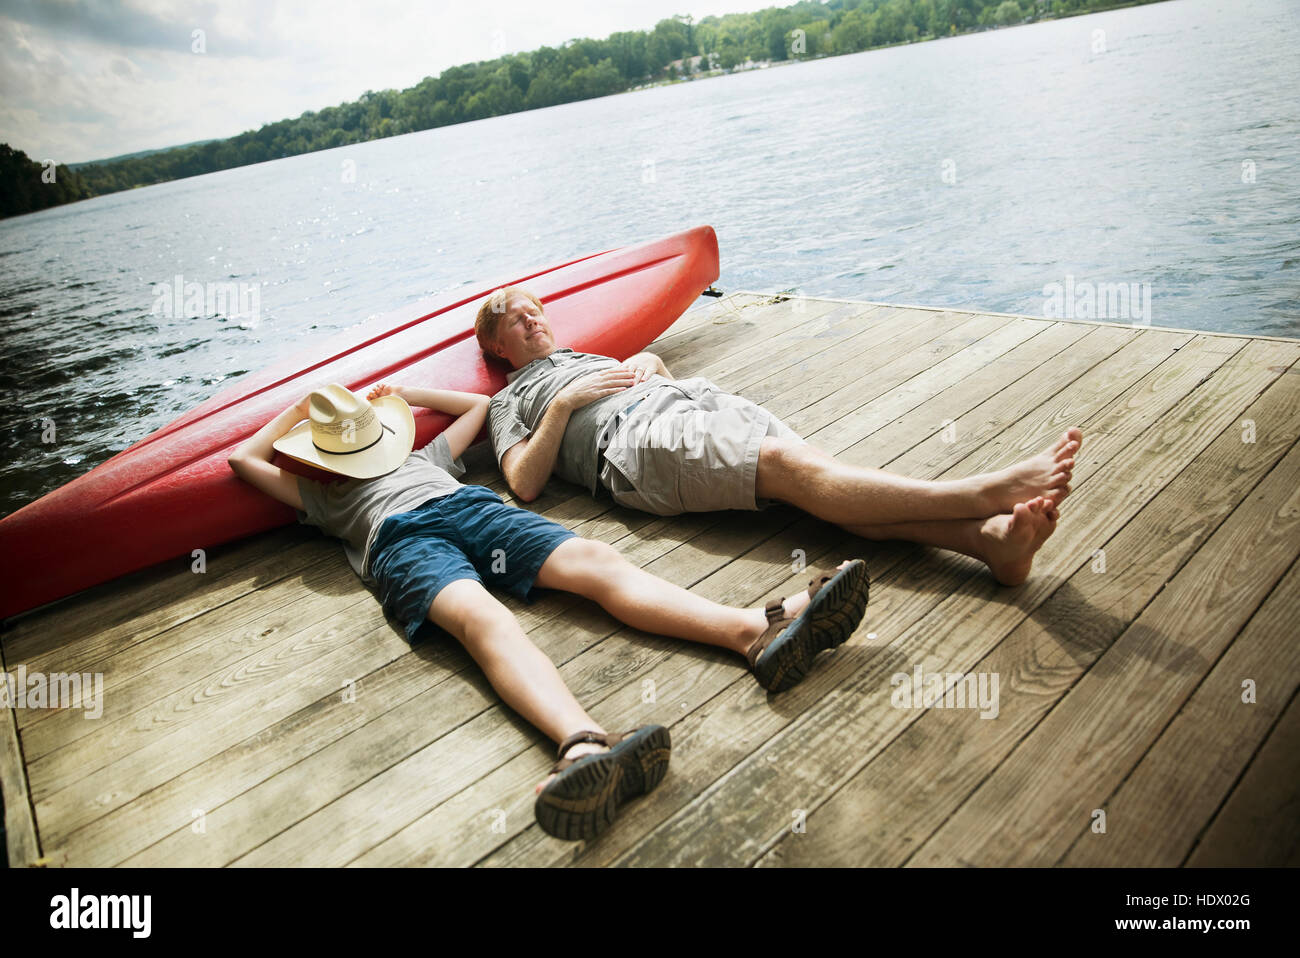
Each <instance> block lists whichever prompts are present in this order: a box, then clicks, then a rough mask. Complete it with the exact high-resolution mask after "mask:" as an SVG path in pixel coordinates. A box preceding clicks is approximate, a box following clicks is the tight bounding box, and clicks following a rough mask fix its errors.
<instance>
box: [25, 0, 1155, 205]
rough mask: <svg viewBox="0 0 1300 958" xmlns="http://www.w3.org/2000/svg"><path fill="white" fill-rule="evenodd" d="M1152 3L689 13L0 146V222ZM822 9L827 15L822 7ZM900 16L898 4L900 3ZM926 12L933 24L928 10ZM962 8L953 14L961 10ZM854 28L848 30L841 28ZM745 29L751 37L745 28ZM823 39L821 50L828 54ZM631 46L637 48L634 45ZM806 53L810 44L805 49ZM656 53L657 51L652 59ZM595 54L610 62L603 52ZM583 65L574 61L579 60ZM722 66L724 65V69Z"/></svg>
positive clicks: (984, 0) (1125, 0) (990, 0)
mask: <svg viewBox="0 0 1300 958" xmlns="http://www.w3.org/2000/svg"><path fill="white" fill-rule="evenodd" d="M972 2H974V3H976V4H980V9H979V11H978V16H979V17H981V18H983V17H988V16H989V15H990V14H992V13H997V12H999V11H1002V10H1003V9H1004V8H1006V7H1007V5H1008V4H1010V5H1011V7H1012V8H1016V7H1017V6H1018V0H1002V2H1001V3H1000V4H999V3H995V2H994V0H972ZM1025 2H1032V0H1025ZM1056 2H1087V0H1056ZM1159 2H1165V0H1121V2H1117V3H1103V4H1102V5H1099V6H1095V7H1090V8H1088V9H1078V10H1061V11H1056V12H1048V13H1046V14H1044V15H1041V16H1035V17H1034V18H1033V19H1027V20H1021V21H1018V22H1014V23H997V24H993V23H987V22H986V23H984V24H978V23H977V24H972V25H970V26H967V27H965V28H962V29H958V28H957V27H956V25H955V24H950V32H949V33H947V34H926V35H915V36H912V37H909V38H904V39H897V40H892V41H890V40H886V41H884V42H875V40H874V38H875V36H876V32H875V31H877V29H892V30H893V31H894V32H895V33H897V32H898V31H899V30H902V31H903V32H904V33H907V32H909V31H911V32H913V33H915V32H916V31H917V27H916V26H915V24H914V23H912V22H901V23H902V25H901V26H900V21H898V20H897V18H895V19H894V20H891V21H890V22H889V25H888V27H879V21H878V18H879V17H880V14H881V11H882V10H886V9H888V10H889V11H890V14H891V16H893V15H894V14H895V11H894V8H893V4H894V3H899V0H891V2H890V3H882V2H881V0H862V2H861V3H860V4H859V5H858V6H855V7H852V8H848V9H844V8H841V9H840V10H839V11H834V12H832V13H833V16H832V18H831V20H827V19H820V20H816V21H806V22H804V23H802V24H795V14H793V13H792V12H791V11H793V10H795V9H796V7H787V8H775V7H773V8H768V9H766V10H763V11H759V12H758V13H754V14H727V15H726V16H723V17H706V18H705V19H704V20H701V21H700V23H698V24H695V23H694V22H693V21H692V20H691V18H689V17H685V18H677V17H674V18H671V19H668V20H662V21H660V22H659V24H657V25H656V26H655V28H654V30H652V31H640V32H633V31H629V32H624V33H615V34H611V35H610V37H608V38H607V39H606V40H604V41H597V40H589V39H582V40H573V41H569V42H567V43H566V44H565V45H563V46H561V47H559V48H550V47H541V48H539V49H538V50H534V51H530V52H528V53H519V54H510V55H506V56H502V57H498V58H497V59H496V60H491V61H480V62H478V63H474V64H464V65H460V66H454V67H449V68H447V69H446V70H444V71H442V73H440V74H439V75H438V77H426V78H425V79H424V80H423V81H421V82H420V83H418V84H416V85H415V86H413V87H409V88H407V89H406V90H402V91H393V90H385V91H381V92H380V93H374V92H372V91H367V92H366V93H363V94H362V95H361V97H360V98H359V99H357V100H355V101H349V102H347V103H343V104H340V105H338V106H334V107H325V108H324V109H322V110H320V111H307V112H306V113H304V114H302V115H301V116H300V117H297V118H296V119H284V120H278V121H275V122H273V123H269V124H264V125H263V126H262V127H260V128H259V129H258V130H256V131H249V132H246V133H242V134H239V135H237V136H233V137H226V138H224V139H212V140H202V141H197V142H194V143H190V144H185V145H181V146H175V147H161V148H157V149H152V150H140V151H136V152H134V153H128V154H122V155H120V156H116V157H112V158H109V159H105V160H91V161H85V162H78V163H72V164H61V165H59V166H57V167H55V168H54V169H53V170H51V168H50V161H46V163H43V164H42V163H37V162H36V161H34V160H32V159H30V158H28V157H27V155H26V154H25V153H23V152H21V151H18V150H13V149H10V148H8V147H7V146H4V147H2V148H0V180H3V181H4V182H8V183H11V184H14V188H13V190H12V191H11V192H7V193H6V194H5V196H4V203H3V206H0V218H4V217H9V216H15V215H23V214H25V213H30V212H39V211H40V210H42V209H48V208H50V207H52V206H61V205H65V204H67V203H74V202H77V201H79V200H83V199H90V198H92V197H95V196H104V195H108V194H110V193H118V192H124V191H126V190H130V189H137V188H140V187H143V186H154V185H157V184H159V183H167V182H172V181H174V180H180V179H188V178H190V177H194V176H202V175H204V174H206V173H215V172H219V171H221V170H227V169H235V168H237V167H241V166H253V165H256V164H258V163H264V162H268V161H270V160H278V159H285V158H287V157H290V156H300V155H302V154H305V153H317V152H321V151H323V150H328V149H335V148H337V147H340V146H351V145H356V144H358V143H367V142H371V141H373V140H379V139H387V138H389V137H392V136H403V135H405V134H407V133H417V132H423V131H425V130H429V129H435V128H438V127H442V126H456V125H459V124H461V123H467V122H472V121H474V120H480V119H487V118H489V117H492V116H504V115H507V114H512V113H523V112H529V111H531V110H535V109H542V108H545V107H548V106H559V105H561V104H563V103H573V102H577V101H579V100H592V99H600V98H602V97H605V96H611V95H614V94H617V93H633V92H637V91H639V90H648V89H653V88H656V87H663V86H672V85H676V84H680V83H693V82H695V81H697V80H708V79H713V78H715V77H720V76H729V75H732V74H736V73H748V72H752V71H754V70H766V69H770V68H772V67H776V66H789V65H792V64H795V63H802V62H806V61H810V60H824V59H830V58H833V57H839V56H849V55H852V54H855V53H867V52H871V51H875V50H884V49H889V48H893V47H900V46H911V45H913V44H917V43H928V42H931V41H934V40H946V39H953V38H955V37H960V36H970V35H971V34H976V33H985V32H988V31H990V30H1001V29H1006V28H1009V27H1017V26H1029V25H1031V24H1035V23H1042V22H1045V21H1049V20H1064V19H1070V18H1073V17H1077V16H1084V15H1087V14H1093V13H1103V12H1107V11H1110V10H1120V9H1127V8H1131V7H1137V6H1147V5H1150V4H1152V3H1159ZM797 6H802V5H797ZM868 6H870V7H871V9H870V12H868V13H863V11H864V10H866V9H867V7H868ZM821 9H822V10H824V11H828V12H829V8H826V7H822V8H821ZM898 9H899V10H901V9H903V6H902V4H900V6H899V7H898ZM930 9H931V19H932V20H933V16H934V11H933V6H931V8H930ZM1020 9H1021V10H1023V8H1020ZM967 12H968V11H958V12H957V13H959V14H962V15H965V14H966V13H967ZM950 14H951V11H950ZM951 15H954V16H955V15H957V14H951ZM764 18H766V20H767V21H768V23H769V26H768V28H767V34H766V38H764V37H763V36H761V34H762V30H761V29H760V30H759V31H758V34H760V35H758V36H747V37H746V38H745V42H746V43H747V44H748V45H747V46H746V47H745V48H744V56H745V59H743V60H741V59H739V56H740V55H741V54H740V53H738V52H737V50H738V44H737V43H735V42H733V41H734V38H733V37H732V35H731V34H729V33H728V32H727V31H728V29H730V28H731V27H730V26H729V25H735V24H739V23H742V22H745V23H746V24H747V29H748V21H753V20H756V19H757V20H759V21H762V20H763V19H764ZM832 20H833V21H834V23H832ZM787 25H788V26H789V28H788V29H786V26H787ZM850 26H851V27H852V28H853V29H847V28H849V27H850ZM805 27H807V28H811V31H812V32H810V31H809V30H805V29H804V28H805ZM736 29H739V27H736ZM868 30H870V31H871V36H872V38H873V39H872V40H871V41H868V42H869V45H867V46H864V47H862V48H860V49H839V47H840V46H843V45H845V44H849V45H852V44H855V43H856V42H858V41H860V40H861V38H862V37H863V36H864V35H865V31H868ZM818 31H820V32H818ZM855 31H856V32H855ZM750 33H751V34H752V33H754V31H753V30H750ZM702 35H703V38H702ZM796 35H797V36H798V40H799V43H800V44H806V46H800V47H799V48H798V49H794V47H795V42H794V40H793V38H794V37H795V36H796ZM718 37H722V40H721V47H720V49H721V51H722V52H721V53H720V52H719V50H717V49H711V50H708V51H707V52H695V53H690V52H688V51H690V50H699V49H700V47H701V45H703V44H705V43H709V44H717V43H718V42H719V41H718ZM656 44H657V45H658V46H656ZM828 44H829V49H827V48H826V47H827V45H828ZM764 45H766V51H767V52H777V53H780V52H784V53H785V56H784V57H782V58H775V57H770V58H767V59H754V57H753V56H752V53H753V52H754V51H755V50H757V49H758V48H759V47H761V46H764ZM638 46H639V47H640V52H639V53H638V52H637V50H636V48H637V47H638ZM778 47H779V49H778ZM808 47H812V48H814V49H812V50H810V51H809V52H807V53H806V54H805V52H804V51H805V49H807V48H808ZM818 48H821V49H818ZM663 50H671V51H672V52H675V53H678V54H682V56H676V57H673V59H671V60H664V59H663V56H664V54H663V52H662V51H663ZM575 51H577V55H576V56H575V55H574V52H575ZM654 51H659V52H658V53H657V54H655V53H654ZM601 54H609V55H607V56H603V57H601ZM616 55H617V56H619V57H620V62H619V64H615V63H614V56H616ZM652 55H657V56H658V57H659V59H657V60H653V59H649V58H650V57H651V56H652ZM669 55H671V54H669ZM595 58H599V59H595ZM701 59H704V60H707V61H709V62H716V63H718V64H719V65H717V66H713V67H711V68H709V69H706V70H691V71H690V72H687V73H684V74H683V73H681V72H680V66H679V65H680V64H684V63H687V62H688V61H692V60H701ZM579 61H581V65H577V64H579ZM727 61H731V62H730V63H729V64H728V63H727ZM649 63H662V66H658V67H656V68H655V69H654V70H652V71H651V73H652V74H653V73H654V72H659V73H663V72H665V71H669V70H675V72H676V75H673V76H662V77H659V78H657V79H651V80H649V81H648V82H633V81H632V78H631V77H629V76H627V75H626V73H627V72H628V71H632V72H636V71H637V70H638V69H641V68H644V66H645V65H646V64H649ZM638 79H639V78H638ZM539 91H540V92H539ZM408 101H409V102H408ZM394 117H396V118H397V119H396V120H395V119H394ZM329 124H335V125H333V126H330V125H329ZM51 183H56V184H57V186H56V188H55V189H53V190H51V189H50V188H49V184H51Z"/></svg>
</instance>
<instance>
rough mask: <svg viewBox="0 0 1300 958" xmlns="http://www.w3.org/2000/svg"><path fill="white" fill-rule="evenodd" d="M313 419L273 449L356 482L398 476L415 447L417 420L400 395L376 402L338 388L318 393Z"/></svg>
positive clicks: (325, 388) (313, 400)
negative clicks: (396, 472) (389, 475)
mask: <svg viewBox="0 0 1300 958" xmlns="http://www.w3.org/2000/svg"><path fill="white" fill-rule="evenodd" d="M309 413H310V415H309V417H308V418H307V419H306V420H305V421H303V422H300V423H298V425H296V426H294V427H293V428H292V429H290V430H289V431H288V432H287V433H285V434H284V435H283V436H281V437H280V438H279V439H277V440H276V441H275V442H274V443H272V445H273V446H274V447H275V448H276V449H278V450H279V451H280V452H282V453H284V454H285V455H286V456H289V457H290V458H293V459H297V460H298V461H299V462H305V463H307V464H308V465H311V466H319V467H320V468H321V469H328V470H329V471H330V472H337V473H339V474H340V475H344V476H351V477H352V478H353V479H373V478H375V477H376V476H382V475H384V474H386V473H389V472H392V471H393V470H394V469H396V468H397V467H398V466H400V465H401V464H402V463H403V462H404V461H405V460H406V457H407V456H409V455H410V454H411V449H412V448H413V447H414V446H415V417H414V416H412V415H411V407H410V406H408V405H407V404H406V400H405V399H402V398H401V397H400V396H392V395H389V396H380V397H379V398H377V399H376V400H375V401H374V402H373V403H372V402H369V401H368V400H366V399H364V398H362V397H361V396H358V395H357V394H356V393H354V392H353V391H352V390H350V389H348V388H346V387H345V386H340V385H339V384H338V383H330V384H329V385H328V386H323V387H321V388H320V389H315V390H312V394H311V403H310V409H309Z"/></svg>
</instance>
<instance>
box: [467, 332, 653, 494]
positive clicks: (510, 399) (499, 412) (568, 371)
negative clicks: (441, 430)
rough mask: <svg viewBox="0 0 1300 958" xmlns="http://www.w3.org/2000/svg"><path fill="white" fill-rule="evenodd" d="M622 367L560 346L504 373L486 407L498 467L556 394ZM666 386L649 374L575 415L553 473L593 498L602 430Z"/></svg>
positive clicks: (605, 358)
mask: <svg viewBox="0 0 1300 958" xmlns="http://www.w3.org/2000/svg"><path fill="white" fill-rule="evenodd" d="M622 365H623V364H622V363H621V362H619V361H618V360H617V359H613V358H611V357H609V356H597V355H595V354H594V353H578V352H574V351H573V350H572V349H569V348H568V347H567V346H564V347H560V348H559V349H556V350H555V351H554V352H552V353H551V354H550V355H549V356H545V357H543V358H542V359H534V360H533V361H532V362H531V363H529V364H528V365H527V366H524V367H522V368H520V369H517V370H515V371H514V372H512V373H509V374H507V375H506V381H507V383H508V385H507V386H506V387H505V388H504V389H502V390H501V391H500V392H498V393H497V394H496V395H495V396H493V397H492V402H491V404H490V405H489V406H488V436H489V437H490V438H491V440H492V451H493V453H495V454H496V457H497V465H500V464H501V457H502V456H504V455H505V454H506V450H507V449H509V448H510V447H511V446H513V445H515V443H517V442H519V441H520V440H523V439H527V438H528V437H529V436H531V435H532V434H533V433H534V432H535V431H536V430H537V427H538V425H540V424H541V421H542V416H544V415H545V414H546V410H547V407H549V406H550V405H551V401H552V400H553V399H554V398H555V396H556V394H557V393H559V392H560V390H562V389H563V388H564V387H565V386H567V385H569V383H571V382H573V381H574V380H575V379H577V378H578V377H579V376H585V375H587V374H588V373H594V372H599V371H600V370H603V369H614V368H616V367H618V366H622ZM667 382H670V380H667V379H665V378H664V377H663V376H659V375H654V376H651V377H650V378H649V379H647V380H646V381H645V382H643V383H638V384H637V385H635V386H631V387H629V388H627V389H624V390H622V391H620V392H616V393H614V394H613V395H610V396H606V397H605V398H604V399H598V400H596V401H595V402H593V403H589V404H588V405H586V406H583V407H582V408H581V409H578V410H575V411H574V413H573V415H571V416H570V417H569V422H568V425H567V426H566V427H565V430H564V438H563V439H562V440H561V441H560V450H559V453H558V455H557V456H556V458H555V474H556V475H557V476H559V477H560V478H561V479H567V480H569V482H574V483H577V484H578V485H580V486H583V487H584V488H586V489H587V490H588V491H589V492H591V493H593V494H594V493H595V492H596V489H597V488H598V487H599V485H600V480H599V476H600V445H599V440H600V436H601V433H602V431H603V430H604V429H605V427H606V426H607V425H608V424H609V421H610V419H612V418H613V417H614V415H615V414H616V413H618V412H619V411H621V410H623V409H626V408H627V407H628V406H630V405H632V404H633V403H635V402H637V401H638V400H639V399H641V398H642V397H644V396H645V395H646V394H647V393H648V392H650V391H651V390H652V389H656V388H658V387H659V386H661V385H663V384H665V383H667Z"/></svg>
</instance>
